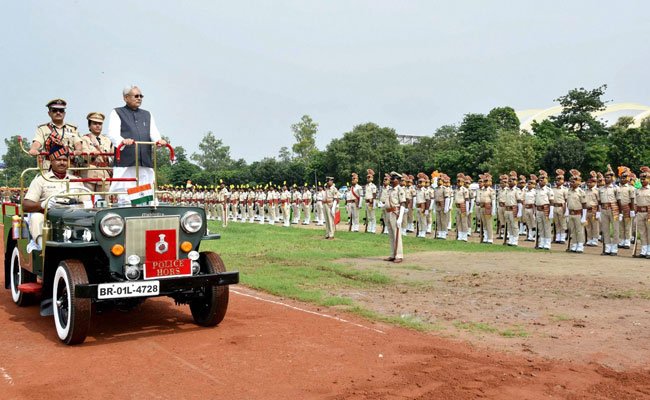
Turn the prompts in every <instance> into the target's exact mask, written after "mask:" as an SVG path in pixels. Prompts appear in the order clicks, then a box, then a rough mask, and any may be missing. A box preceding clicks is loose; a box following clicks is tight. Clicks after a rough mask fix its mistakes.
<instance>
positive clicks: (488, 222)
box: [479, 207, 494, 240]
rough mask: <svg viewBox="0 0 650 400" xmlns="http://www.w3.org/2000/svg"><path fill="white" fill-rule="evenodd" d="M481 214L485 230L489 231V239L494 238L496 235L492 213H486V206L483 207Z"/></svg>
mask: <svg viewBox="0 0 650 400" xmlns="http://www.w3.org/2000/svg"><path fill="white" fill-rule="evenodd" d="M479 210H480V212H479V214H480V215H479V216H480V218H481V224H482V225H483V232H487V238H488V240H492V237H493V236H494V227H493V226H492V215H486V213H485V208H483V207H481V208H480V209H479Z"/></svg>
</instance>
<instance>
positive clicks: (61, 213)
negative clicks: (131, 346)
mask: <svg viewBox="0 0 650 400" xmlns="http://www.w3.org/2000/svg"><path fill="white" fill-rule="evenodd" d="M137 145H152V143H150V142H139V143H137V144H136V146H137ZM154 148H155V146H154ZM169 148H170V150H171V157H172V160H173V149H172V148H171V146H169ZM135 153H136V154H138V150H137V149H136V151H135ZM154 154H155V151H154ZM117 157H118V158H119V148H118V150H117ZM38 165H39V167H38V168H29V169H28V170H35V169H39V170H40V171H41V173H42V168H41V164H40V160H39V162H38ZM136 165H137V160H136ZM154 168H155V155H154ZM75 169H76V170H78V169H81V168H70V170H75ZM154 170H155V169H154ZM26 171H27V170H26ZM23 176H24V172H23ZM136 176H137V175H136ZM80 180H81V179H80ZM88 180H89V179H86V181H88ZM110 180H111V179H105V181H106V182H110ZM134 180H135V179H134ZM21 181H22V177H21ZM21 186H24V182H21ZM136 186H137V184H136ZM21 189H22V188H21ZM156 189H157V184H156V183H154V185H153V192H154V199H157V197H158V195H159V194H160V192H157V190H156ZM117 194H120V193H111V192H95V193H87V192H86V191H81V192H70V191H66V192H63V193H60V194H57V195H55V196H52V197H56V199H57V200H59V199H70V198H78V196H80V195H103V196H106V198H108V199H109V200H110V196H114V195H117ZM121 194H124V193H121ZM170 195H171V193H168V192H167V193H166V195H165V196H163V198H165V199H166V200H169V201H168V202H158V201H154V202H151V203H150V204H152V205H145V206H137V207H132V206H129V207H115V206H114V205H113V204H112V203H111V202H110V201H108V202H106V201H104V202H102V201H98V202H96V203H95V204H93V205H92V208H86V207H87V206H86V207H84V206H83V205H81V204H77V205H69V204H66V205H65V206H58V205H55V206H54V207H52V208H46V209H45V223H44V226H43V246H42V250H33V251H31V252H29V253H28V251H27V246H28V243H29V242H30V238H29V236H30V235H29V231H28V229H26V225H25V218H24V217H25V216H24V215H23V213H22V210H21V207H20V203H19V204H15V203H3V204H2V217H3V223H4V246H5V247H4V248H5V288H6V289H10V291H11V296H12V298H13V301H14V302H15V303H16V304H17V305H19V306H26V305H29V304H32V303H33V302H34V300H36V299H37V298H39V297H40V305H41V315H42V316H50V315H53V316H54V325H55V327H56V332H57V335H58V337H59V339H61V341H63V342H64V343H66V344H69V345H72V344H78V343H82V342H83V341H84V340H85V338H86V335H87V333H88V329H89V326H90V319H91V315H92V314H93V312H103V311H107V310H110V309H114V308H116V309H119V310H122V311H128V310H130V309H132V308H133V307H136V306H138V305H140V304H142V303H143V302H144V301H145V300H146V299H147V298H149V297H154V296H169V297H171V298H173V299H174V301H175V303H176V304H177V305H178V304H189V306H190V310H191V313H192V316H193V318H194V321H195V322H196V323H197V324H198V325H201V326H214V325H217V324H218V323H219V322H221V321H222V320H223V318H224V316H225V315H226V310H227V308H228V286H227V285H231V284H236V283H238V282H239V273H238V272H237V271H234V272H226V269H225V266H224V264H223V261H222V260H221V258H220V257H219V255H218V254H216V253H214V252H208V251H204V252H200V251H199V248H200V246H201V241H202V240H213V239H219V235H216V234H210V233H209V232H208V230H207V224H206V216H205V211H204V210H203V209H202V208H200V207H188V206H181V205H178V204H175V203H176V202H175V201H173V199H171V196H170ZM22 196H23V192H22V190H21V203H22ZM72 203H74V202H72Z"/></svg>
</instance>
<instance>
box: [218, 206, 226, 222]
mask: <svg viewBox="0 0 650 400" xmlns="http://www.w3.org/2000/svg"><path fill="white" fill-rule="evenodd" d="M227 207H228V205H225V206H224V205H223V204H217V212H218V213H219V216H220V217H221V226H223V227H226V226H228V211H227Z"/></svg>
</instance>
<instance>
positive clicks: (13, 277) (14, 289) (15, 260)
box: [9, 245, 36, 307]
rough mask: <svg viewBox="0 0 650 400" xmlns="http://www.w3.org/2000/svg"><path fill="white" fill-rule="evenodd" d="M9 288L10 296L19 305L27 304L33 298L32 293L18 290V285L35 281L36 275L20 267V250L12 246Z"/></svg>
mask: <svg viewBox="0 0 650 400" xmlns="http://www.w3.org/2000/svg"><path fill="white" fill-rule="evenodd" d="M9 280H10V281H9V288H10V289H11V298H12V299H13V301H14V303H16V304H17V305H18V306H19V307H24V306H26V305H29V304H31V303H32V302H33V300H34V294H33V293H23V292H21V291H19V290H18V285H22V284H23V283H30V282H36V275H34V274H32V273H31V272H29V271H27V270H26V269H24V268H22V267H21V265H20V250H18V246H17V245H16V246H14V248H13V251H12V252H11V260H10V261H9Z"/></svg>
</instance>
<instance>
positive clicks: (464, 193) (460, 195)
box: [454, 172, 469, 242]
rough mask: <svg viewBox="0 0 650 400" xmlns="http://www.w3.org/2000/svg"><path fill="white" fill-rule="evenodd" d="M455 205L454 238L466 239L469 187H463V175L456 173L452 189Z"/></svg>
mask: <svg viewBox="0 0 650 400" xmlns="http://www.w3.org/2000/svg"><path fill="white" fill-rule="evenodd" d="M454 205H455V206H456V232H457V235H456V240H462V241H464V242H466V241H467V210H468V209H469V189H468V188H466V187H465V175H464V174H463V173H462V172H459V173H458V174H456V190H455V191H454Z"/></svg>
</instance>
